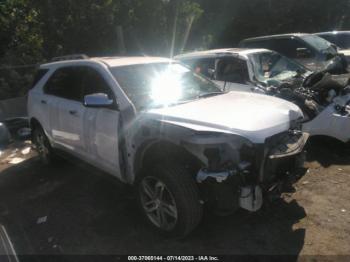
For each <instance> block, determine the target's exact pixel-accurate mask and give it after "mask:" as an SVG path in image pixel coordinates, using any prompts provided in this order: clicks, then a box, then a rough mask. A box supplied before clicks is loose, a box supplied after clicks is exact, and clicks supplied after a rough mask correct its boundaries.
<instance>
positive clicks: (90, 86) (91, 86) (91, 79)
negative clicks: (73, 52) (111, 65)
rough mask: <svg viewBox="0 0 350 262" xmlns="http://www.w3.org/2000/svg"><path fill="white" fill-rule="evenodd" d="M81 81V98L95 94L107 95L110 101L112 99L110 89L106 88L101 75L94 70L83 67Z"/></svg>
mask: <svg viewBox="0 0 350 262" xmlns="http://www.w3.org/2000/svg"><path fill="white" fill-rule="evenodd" d="M82 79H83V80H82V86H83V97H84V96H86V95H91V94H96V93H104V94H107V95H108V97H109V98H110V99H114V95H113V92H112V90H111V88H110V87H109V86H108V84H107V83H106V81H105V80H104V79H103V77H102V76H101V74H100V73H99V72H98V71H96V70H95V69H93V68H90V67H85V68H84V70H83V78H82Z"/></svg>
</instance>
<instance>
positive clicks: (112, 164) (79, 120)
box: [28, 57, 308, 236]
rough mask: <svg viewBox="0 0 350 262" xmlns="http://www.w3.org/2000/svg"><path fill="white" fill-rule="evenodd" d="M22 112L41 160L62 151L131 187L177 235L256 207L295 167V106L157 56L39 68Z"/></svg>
mask: <svg viewBox="0 0 350 262" xmlns="http://www.w3.org/2000/svg"><path fill="white" fill-rule="evenodd" d="M28 112H29V117H30V123H31V127H32V130H33V142H34V143H35V145H36V147H37V149H38V152H39V155H40V156H41V159H42V160H43V161H44V162H45V163H49V162H50V161H52V160H53V159H54V158H53V156H54V153H55V154H56V153H57V152H65V153H70V154H71V155H74V156H76V157H77V158H79V159H81V160H84V161H86V162H87V163H89V164H91V165H93V166H95V167H97V168H99V169H101V170H103V171H105V172H107V173H109V174H110V175H112V176H115V177H117V178H118V179H120V180H121V181H123V182H125V183H128V184H133V185H136V188H137V192H138V199H139V203H140V207H141V210H142V211H143V214H144V215H145V217H146V219H147V220H148V221H149V223H150V224H151V225H153V226H154V227H156V228H157V229H158V230H159V231H161V232H164V233H167V234H169V235H176V236H184V235H186V234H188V233H189V232H190V231H191V230H192V229H193V228H194V227H195V226H196V225H197V224H198V223H199V222H200V220H201V216H202V209H203V205H207V206H208V207H210V208H211V209H213V210H215V211H216V212H220V213H222V212H225V213H226V212H231V211H234V210H236V209H237V208H239V207H242V208H244V209H247V210H250V211H256V210H258V209H259V208H260V207H261V205H262V201H263V197H262V195H263V194H262V193H263V192H264V191H265V190H266V191H267V190H269V189H271V188H274V187H275V186H276V185H278V184H279V183H280V181H283V180H285V179H286V172H287V171H291V170H294V169H295V168H296V167H297V166H300V165H301V164H302V162H303V161H302V160H303V147H304V144H305V142H306V140H307V137H308V135H307V134H305V133H302V132H301V131H300V123H299V121H300V120H301V119H302V118H303V114H302V112H301V111H300V109H299V108H298V107H297V106H295V105H293V104H291V103H289V102H287V101H284V100H281V99H278V98H274V97H269V96H263V95H259V94H252V93H247V92H231V93H225V92H222V91H220V89H219V88H218V87H217V86H216V85H215V84H213V83H212V82H211V81H209V80H208V79H206V78H204V77H202V76H201V75H197V74H195V73H193V72H192V71H190V70H189V69H188V68H187V67H185V66H183V65H181V64H179V63H177V62H175V61H172V60H169V59H165V58H151V57H129V58H127V57H124V58H84V59H75V60H70V61H68V60H67V61H59V62H53V63H49V64H44V65H42V66H40V69H39V73H38V77H37V78H36V83H35V85H34V87H33V88H32V90H31V91H30V92H29V98H28Z"/></svg>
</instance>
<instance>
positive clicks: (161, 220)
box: [137, 164, 203, 237]
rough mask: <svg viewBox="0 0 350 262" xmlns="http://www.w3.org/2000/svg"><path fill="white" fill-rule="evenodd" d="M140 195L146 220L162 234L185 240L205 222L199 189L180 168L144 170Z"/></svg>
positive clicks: (156, 167) (162, 167) (159, 165)
mask: <svg viewBox="0 0 350 262" xmlns="http://www.w3.org/2000/svg"><path fill="white" fill-rule="evenodd" d="M137 192H138V200H139V204H140V208H141V211H142V213H143V214H144V216H145V218H146V220H147V221H148V222H149V224H151V225H152V226H153V227H154V228H155V229H156V230H157V231H159V232H161V233H162V234H165V235H167V236H172V237H185V236H186V235H188V234H189V233H190V232H191V231H192V230H193V229H194V228H196V226H197V225H198V224H199V222H200V221H201V219H202V212H203V207H202V204H201V203H200V198H199V193H198V187H197V185H196V184H195V181H194V180H193V178H192V177H191V175H190V174H189V172H188V171H187V170H186V169H185V168H183V167H181V166H179V165H174V164H158V165H156V166H154V167H153V168H151V169H150V170H147V171H144V173H143V176H142V177H141V179H139V181H138V185H137Z"/></svg>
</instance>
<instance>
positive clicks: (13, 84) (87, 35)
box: [0, 0, 350, 98]
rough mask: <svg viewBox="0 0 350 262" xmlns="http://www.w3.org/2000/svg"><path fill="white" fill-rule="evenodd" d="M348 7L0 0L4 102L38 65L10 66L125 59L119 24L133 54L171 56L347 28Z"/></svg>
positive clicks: (242, 0)
mask: <svg viewBox="0 0 350 262" xmlns="http://www.w3.org/2000/svg"><path fill="white" fill-rule="evenodd" d="M349 7H350V1H349V0H338V1H337V3H336V4H335V3H334V0H323V1H322V4H321V3H320V1H319V0H304V1H297V0H249V1H246V0H217V1H213V0H0V98H1V97H4V96H6V97H8V96H14V95H16V94H23V93H24V92H25V90H26V88H27V87H28V86H29V85H30V81H31V75H32V72H33V69H34V67H33V68H28V69H26V70H24V69H21V68H11V69H10V68H9V67H8V66H9V65H28V64H36V63H41V62H44V61H47V60H49V59H50V58H51V57H55V56H59V55H66V54H73V53H86V54H88V55H90V56H94V55H99V56H101V55H118V54H120V53H121V52H122V50H120V49H119V48H118V46H119V45H118V44H119V43H120V40H121V39H118V34H117V27H118V26H121V27H122V29H123V33H124V40H125V46H126V49H127V53H128V54H148V55H161V56H169V55H170V54H171V53H175V54H176V53H178V52H182V51H186V50H193V49H203V48H211V47H224V46H225V47H230V46H235V45H236V44H237V43H238V42H239V41H240V40H241V39H243V38H246V37H250V36H257V35H266V34H274V33H286V32H298V31H299V32H301V31H302V32H315V31H325V30H334V29H347V28H348V27H349V26H350V18H349V13H348V12H347V10H349ZM4 68H5V69H4ZM6 94H8V95H6Z"/></svg>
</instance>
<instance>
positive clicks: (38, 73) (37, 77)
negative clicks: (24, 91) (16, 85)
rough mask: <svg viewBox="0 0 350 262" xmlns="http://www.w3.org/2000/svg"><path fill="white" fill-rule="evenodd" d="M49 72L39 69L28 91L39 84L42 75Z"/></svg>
mask: <svg viewBox="0 0 350 262" xmlns="http://www.w3.org/2000/svg"><path fill="white" fill-rule="evenodd" d="M48 71H49V69H39V70H38V71H37V72H36V74H35V76H34V79H33V82H32V85H31V87H30V89H32V88H34V86H35V85H36V84H37V83H39V81H40V80H41V79H42V78H43V77H44V75H45V74H46V73H47V72H48Z"/></svg>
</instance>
